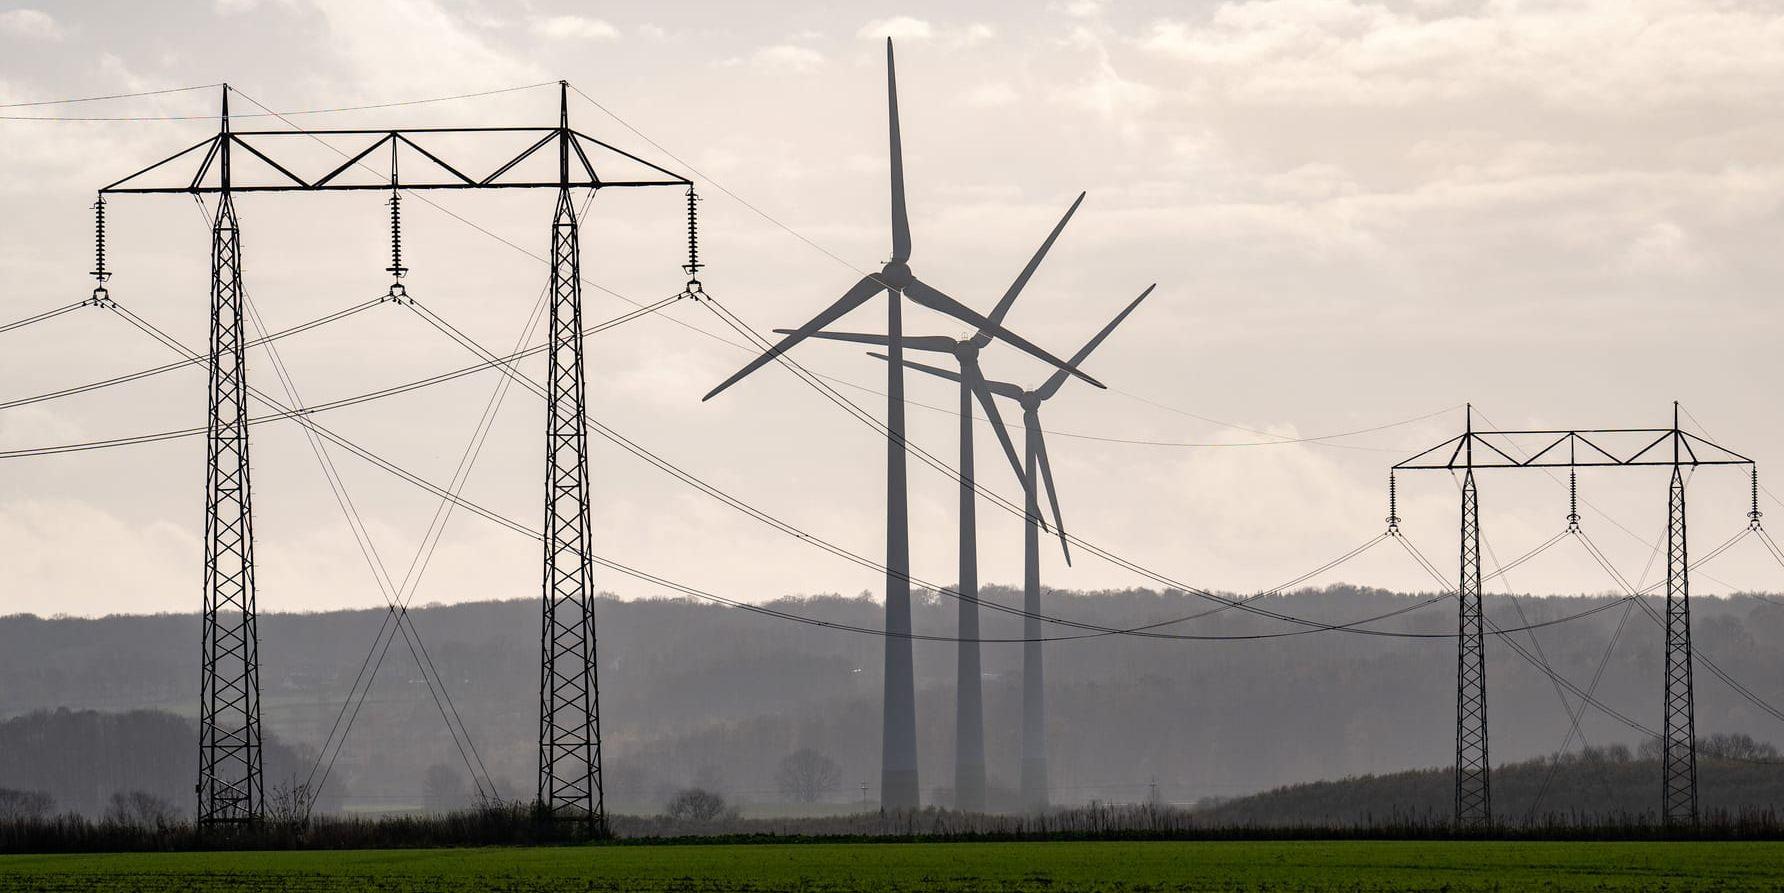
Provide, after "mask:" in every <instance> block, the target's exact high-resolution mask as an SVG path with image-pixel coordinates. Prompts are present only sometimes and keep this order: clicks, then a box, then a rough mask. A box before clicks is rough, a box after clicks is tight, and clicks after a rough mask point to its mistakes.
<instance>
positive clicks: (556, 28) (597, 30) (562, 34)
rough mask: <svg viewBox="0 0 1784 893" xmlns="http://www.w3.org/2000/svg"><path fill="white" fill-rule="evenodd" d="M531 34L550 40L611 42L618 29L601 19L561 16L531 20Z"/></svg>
mask: <svg viewBox="0 0 1784 893" xmlns="http://www.w3.org/2000/svg"><path fill="white" fill-rule="evenodd" d="M533 33H534V34H537V35H539V36H541V37H548V38H551V39H552V40H613V39H615V38H617V37H619V29H618V28H615V27H613V25H611V24H609V23H608V22H606V21H603V20H601V19H591V18H588V17H586V16H578V15H561V16H550V17H548V18H542V19H534V20H533Z"/></svg>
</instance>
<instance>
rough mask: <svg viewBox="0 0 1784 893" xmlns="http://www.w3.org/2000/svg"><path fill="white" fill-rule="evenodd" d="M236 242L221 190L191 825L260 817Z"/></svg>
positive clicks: (256, 651)
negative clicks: (195, 793) (194, 811)
mask: <svg viewBox="0 0 1784 893" xmlns="http://www.w3.org/2000/svg"><path fill="white" fill-rule="evenodd" d="M243 300H244V296H243V294H242V288H241V239H240V235H239V233H238V232H237V227H236V217H235V203H234V202H233V201H232V200H231V199H230V197H229V194H228V193H227V192H225V193H223V195H222V196H221V200H220V201H219V203H218V205H217V218H216V223H215V226H214V227H213V228H212V230H211V336H210V412H209V421H208V425H207V428H206V437H205V445H206V451H207V455H208V459H209V464H208V465H207V467H206V469H205V517H204V616H203V624H204V644H203V654H202V656H201V663H202V672H201V681H200V684H199V689H200V693H199V718H198V750H199V758H198V823H199V824H200V825H201V826H208V825H227V824H242V823H249V822H255V821H258V820H259V819H260V818H261V817H262V815H263V810H264V802H265V800H264V797H263V791H262V786H261V765H260V756H261V750H260V638H259V633H258V631H257V627H256V623H255V607H254V525H253V512H252V511H251V503H252V496H253V488H252V487H251V486H250V481H249V474H248V409H247V365H246V360H245V357H244V350H243V348H244V338H243Z"/></svg>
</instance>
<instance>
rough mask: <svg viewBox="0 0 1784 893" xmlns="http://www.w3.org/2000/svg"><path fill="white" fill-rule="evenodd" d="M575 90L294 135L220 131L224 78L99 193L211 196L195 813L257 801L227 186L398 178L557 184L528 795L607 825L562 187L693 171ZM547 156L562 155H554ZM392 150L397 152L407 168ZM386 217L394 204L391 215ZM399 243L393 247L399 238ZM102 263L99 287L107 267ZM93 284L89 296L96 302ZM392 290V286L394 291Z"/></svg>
mask: <svg viewBox="0 0 1784 893" xmlns="http://www.w3.org/2000/svg"><path fill="white" fill-rule="evenodd" d="M569 89H570V87H569V85H568V84H567V83H565V82H561V81H560V82H559V84H558V121H557V124H556V126H551V127H422V128H409V129H333V130H304V129H299V128H297V127H296V126H295V125H292V126H291V129H289V130H262V131H241V130H233V129H231V127H230V122H229V95H230V88H229V87H227V86H225V87H224V88H223V91H224V93H223V114H222V124H221V127H220V128H219V129H218V131H217V133H216V134H214V135H212V136H210V137H207V138H206V139H204V140H203V141H201V142H199V143H197V144H196V145H193V146H189V147H187V148H186V149H184V150H182V151H180V152H177V153H175V154H173V155H171V156H168V157H167V158H164V159H162V160H161V161H158V162H155V163H154V164H151V165H149V166H148V167H145V168H143V169H142V170H139V171H137V172H136V173H134V174H131V175H130V176H128V177H125V178H123V179H121V180H118V181H117V182H115V183H112V184H111V185H109V186H106V187H105V188H103V189H101V190H100V199H101V208H103V201H104V198H105V197H106V196H108V195H130V194H134V195H155V194H160V195H192V196H204V195H214V196H216V198H217V217H216V226H215V228H214V229H213V232H212V250H211V336H210V373H211V376H210V424H209V438H208V442H209V456H210V466H209V469H208V471H207V474H206V481H205V490H206V517H205V584H204V585H205V592H204V655H203V666H204V674H203V684H202V691H201V694H200V705H199V713H200V738H201V744H200V748H201V759H200V763H199V780H198V795H199V810H198V818H199V822H200V824H201V825H209V824H216V823H226V822H237V823H239V822H252V821H256V820H258V819H260V818H261V817H262V815H263V809H264V807H263V804H262V797H261V794H262V787H261V784H262V783H261V768H260V766H261V764H260V755H261V747H260V745H261V739H260V697H259V653H258V640H257V637H256V633H255V618H254V538H253V529H252V523H251V518H252V513H251V512H250V510H249V504H250V495H251V490H250V487H249V475H248V434H247V423H248V417H247V400H248V398H249V397H250V395H251V394H252V393H254V392H253V391H252V389H251V388H250V386H249V384H248V381H247V369H246V366H245V363H244V360H243V348H244V346H245V343H246V340H245V330H244V313H245V302H246V296H245V295H244V294H243V292H242V290H241V285H240V282H241V250H240V247H241V246H240V239H239V235H238V232H237V226H236V216H235V200H234V197H235V196H237V195H242V194H247V193H263V192H351V191H378V192H382V191H390V192H391V193H392V195H393V201H394V199H395V196H396V195H398V194H400V192H401V191H409V190H422V189H469V190H488V189H550V190H552V191H553V192H554V193H555V197H556V199H557V202H556V205H555V209H554V212H553V219H552V228H551V259H550V264H551V299H552V306H551V311H552V313H551V341H550V343H551V353H550V356H549V362H548V368H549V373H548V377H549V380H548V382H547V395H548V404H549V405H548V407H547V413H546V432H545V433H546V450H545V455H546V468H545V500H544V501H545V522H546V525H545V536H544V578H543V590H544V595H543V598H542V602H543V609H544V610H543V613H544V626H543V628H542V635H541V647H540V667H541V671H540V690H539V709H540V722H539V788H538V799H539V804H540V806H541V807H542V811H543V813H544V814H545V815H547V816H549V817H551V818H553V819H566V820H571V821H576V822H584V823H587V824H588V826H589V827H590V828H591V829H594V830H596V831H604V830H605V821H606V818H605V809H604V804H603V802H602V790H601V736H600V707H599V700H600V696H599V692H598V689H597V687H596V678H595V628H594V619H593V616H592V614H591V611H590V601H591V599H592V598H593V596H594V586H593V575H592V573H591V571H590V559H591V557H592V556H591V553H590V546H591V543H590V538H591V537H590V529H591V525H590V521H589V474H588V437H587V434H586V427H585V422H584V419H585V415H584V413H585V411H586V409H587V397H586V374H585V370H584V363H583V349H582V337H581V331H582V323H581V321H582V284H581V283H582V280H581V271H580V266H581V265H580V256H579V251H580V245H579V239H578V232H577V227H578V223H579V222H578V220H577V214H576V209H575V206H574V203H573V201H572V196H571V193H572V192H573V191H575V190H583V189H586V190H590V191H595V190H600V189H604V188H613V187H635V186H676V187H680V188H685V189H691V188H692V185H693V184H692V183H690V182H689V181H688V179H687V178H686V177H683V176H681V175H679V174H676V173H673V172H671V171H669V170H667V169H665V168H663V167H661V166H658V165H656V164H653V163H651V162H648V161H645V160H644V159H642V158H639V157H638V156H636V155H633V154H631V153H629V152H626V151H624V150H622V149H619V148H616V147H614V146H612V145H609V144H607V143H604V142H601V141H600V140H597V139H594V138H593V137H590V136H587V135H585V134H582V133H579V132H577V131H575V130H572V129H571V128H570V117H569ZM263 110H264V111H266V112H267V113H268V114H272V115H274V116H277V115H278V113H276V112H272V111H270V110H265V109H264V107H263ZM284 123H286V124H290V122H289V121H285V122H284ZM294 139H295V140H296V141H298V142H300V143H305V144H306V145H305V148H309V146H308V145H307V144H308V143H313V142H321V143H322V144H323V145H325V146H328V147H330V148H332V149H334V150H335V151H337V152H339V154H340V157H341V159H342V160H341V161H340V162H339V163H338V164H334V165H331V166H330V167H328V168H327V169H326V170H322V171H317V172H312V173H301V171H303V170H304V167H305V165H304V163H303V162H302V161H300V160H299V159H300V158H302V157H305V156H304V155H303V153H299V152H292V153H289V154H287V153H286V152H285V151H284V150H282V149H280V148H279V147H280V145H282V144H285V145H288V144H289V143H290V141H292V140H294ZM479 148H481V149H485V150H489V149H492V148H493V151H495V152H496V153H497V154H496V155H495V156H494V157H496V158H498V159H502V160H501V161H500V163H499V165H497V166H496V167H494V168H493V169H488V172H487V173H478V174H472V173H467V171H468V170H472V168H471V166H470V165H468V164H465V163H463V162H462V161H457V162H455V161H454V160H451V159H453V158H455V157H456V156H458V154H459V153H461V152H462V153H466V156H467V157H472V156H473V155H474V152H473V150H475V149H479ZM381 149H383V150H387V151H388V152H389V153H390V159H391V161H390V166H389V168H388V169H387V170H379V169H375V168H373V167H372V166H371V165H369V164H368V163H367V162H366V159H368V158H370V157H372V155H373V153H374V152H377V151H379V150H381ZM238 150H239V152H240V153H241V154H238ZM554 154H555V156H556V157H555V159H554V158H552V157H551V156H552V155H554ZM591 156H597V157H600V158H601V160H602V163H603V169H605V167H606V166H607V165H609V164H614V165H623V166H629V167H631V168H632V171H633V173H632V174H631V175H628V176H621V177H612V176H603V175H601V174H599V173H597V171H596V167H595V164H594V162H593V161H591ZM399 157H400V158H402V159H403V163H402V164H401V165H400V166H399V164H398V159H399ZM480 157H484V158H485V159H487V158H488V157H489V156H487V155H483V156H480ZM190 162H195V164H191V165H189V164H188V163H190ZM480 163H487V162H480ZM243 164H246V165H247V167H246V168H244V167H243V166H242V165H243ZM399 168H400V170H401V171H402V177H401V179H399V177H398V171H399ZM368 175H369V176H368ZM102 213H103V212H102ZM396 213H397V212H396V209H395V207H394V205H393V208H392V216H393V226H394V223H395V220H396V218H395V215H396ZM101 219H103V218H101ZM393 237H394V233H393ZM101 238H102V239H103V230H101ZM101 244H102V243H101ZM396 248H397V246H396V245H394V244H393V251H394V250H395V249H396ZM390 272H391V273H392V275H394V276H397V277H398V278H399V279H400V278H401V276H402V273H403V272H406V270H404V269H403V268H402V262H401V257H400V254H395V255H393V260H392V267H391V270H390ZM95 275H96V276H99V277H100V281H101V282H104V276H105V275H106V274H105V273H104V268H103V263H102V264H101V265H100V270H98V271H95ZM102 292H103V289H101V290H100V292H96V294H95V298H96V299H98V298H99V297H100V294H101V293H102ZM392 294H393V295H396V294H398V291H397V288H396V287H394V286H393V289H392Z"/></svg>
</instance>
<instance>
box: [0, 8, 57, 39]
mask: <svg viewBox="0 0 1784 893" xmlns="http://www.w3.org/2000/svg"><path fill="white" fill-rule="evenodd" d="M0 33H5V34H10V35H12V36H14V37H24V38H28V39H31V40H61V39H62V26H61V25H60V24H58V23H57V22H56V19H55V17H53V16H51V15H50V14H49V13H47V12H43V11H42V10H37V9H9V10H7V11H6V12H0Z"/></svg>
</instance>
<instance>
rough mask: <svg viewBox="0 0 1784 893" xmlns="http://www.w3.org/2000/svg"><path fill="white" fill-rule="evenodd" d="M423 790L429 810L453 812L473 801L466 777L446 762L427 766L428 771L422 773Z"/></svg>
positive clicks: (425, 803) (424, 799) (424, 801)
mask: <svg viewBox="0 0 1784 893" xmlns="http://www.w3.org/2000/svg"><path fill="white" fill-rule="evenodd" d="M421 790H422V797H423V803H424V805H425V806H426V808H427V811H428V812H451V811H452V810H454V809H464V808H465V807H466V806H469V805H470V803H471V795H470V794H469V793H468V792H467V791H466V790H465V777H464V776H463V775H460V774H459V773H457V772H455V771H453V768H452V767H451V766H448V765H445V764H444V763H435V764H433V765H432V766H429V767H427V772H426V773H425V774H424V775H422V779H421Z"/></svg>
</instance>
